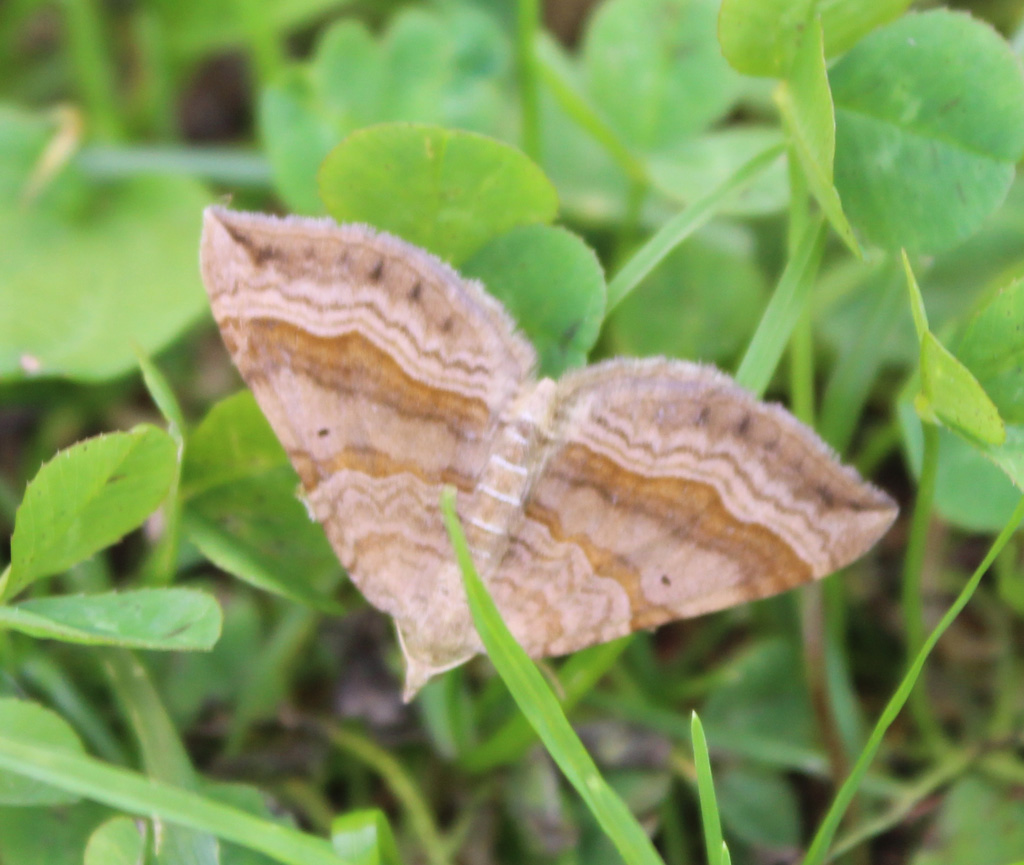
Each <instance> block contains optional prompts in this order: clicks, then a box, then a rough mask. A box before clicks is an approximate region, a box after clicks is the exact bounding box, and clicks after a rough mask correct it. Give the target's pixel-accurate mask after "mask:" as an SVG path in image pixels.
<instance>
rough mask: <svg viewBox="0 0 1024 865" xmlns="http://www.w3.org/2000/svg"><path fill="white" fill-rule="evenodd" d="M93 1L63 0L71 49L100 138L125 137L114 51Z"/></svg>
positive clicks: (91, 119)
mask: <svg viewBox="0 0 1024 865" xmlns="http://www.w3.org/2000/svg"><path fill="white" fill-rule="evenodd" d="M96 5H97V4H96V3H95V2H94V0H64V13H65V21H66V24H67V31H66V32H67V36H68V48H69V51H70V54H71V59H72V63H73V65H74V70H75V75H74V77H75V79H76V80H77V81H78V86H79V90H80V92H81V94H82V101H83V102H84V103H85V107H86V113H87V115H88V122H89V125H90V126H91V127H92V129H93V130H94V131H95V132H96V134H97V135H98V136H99V137H100V138H105V139H120V138H124V135H125V130H124V124H123V122H122V118H121V113H120V111H119V110H118V100H117V90H116V88H115V86H114V81H115V80H116V79H115V75H114V64H113V53H112V52H111V50H110V46H109V43H108V41H107V39H106V36H105V34H104V32H103V22H102V20H101V19H100V15H99V13H98V11H97V9H96Z"/></svg>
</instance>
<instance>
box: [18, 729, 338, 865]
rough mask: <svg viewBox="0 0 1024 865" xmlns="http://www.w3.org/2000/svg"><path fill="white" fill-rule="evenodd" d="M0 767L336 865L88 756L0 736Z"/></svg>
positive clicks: (279, 855)
mask: <svg viewBox="0 0 1024 865" xmlns="http://www.w3.org/2000/svg"><path fill="white" fill-rule="evenodd" d="M0 768H3V769H7V770H8V771H11V772H16V773H17V774H19V775H24V776H25V777H28V778H34V779H36V780H37V781H42V782H44V783H47V784H50V785H52V786H54V787H59V788H61V789H62V790H67V791H69V792H72V793H76V794H78V795H79V796H83V797H85V798H87V799H92V800H94V801H96V802H102V803H104V804H106V805H109V806H110V807H111V808H117V809H119V810H121V811H124V812H125V813H128V814H137V815H138V816H140V817H145V818H154V817H155V818H159V819H163V820H165V821H167V822H168V823H175V824H177V825H180V826H189V827H191V828H193V829H199V830H201V831H204V832H209V833H210V834H212V835H216V836H217V837H219V838H222V839H223V840H225V841H231V842H233V843H235V844H238V845H240V846H242V847H245V848H247V849H249V850H256V851H258V852H260V853H264V854H266V855H267V856H270V857H272V858H274V859H276V860H277V861H278V862H283V863H286V865H342V863H344V862H345V861H346V860H344V859H342V858H340V857H339V856H338V855H337V854H336V853H335V852H334V850H333V849H332V847H331V845H330V843H329V842H328V841H327V840H325V839H323V838H316V837H314V836H312V835H306V834H304V833H302V832H299V831H297V830H295V829H291V828H289V827H287V826H282V825H280V824H277V823H270V822H268V821H266V820H261V819H260V818H259V817H254V816H253V815H251V814H247V813H246V812H245V811H241V810H239V809H237V808H232V807H229V806H227V805H222V804H220V803H219V802H217V801H215V800H213V799H209V798H207V797H206V796H201V795H199V794H197V793H192V792H189V791H188V790H182V789H181V788H179V787H174V786H172V785H170V784H165V783H162V782H160V781H155V780H153V779H151V778H147V777H145V776H144V775H140V774H139V773H137V772H132V771H129V770H127V769H120V768H116V767H113V766H109V765H107V764H106V763H103V762H102V761H100V760H97V759H95V758H94V757H85V756H81V755H76V754H70V753H67V752H63V751H58V750H53V749H50V748H43V747H39V746H38V745H32V744H28V743H26V742H22V741H18V740H17V739H13V738H11V737H9V736H5V735H3V733H0Z"/></svg>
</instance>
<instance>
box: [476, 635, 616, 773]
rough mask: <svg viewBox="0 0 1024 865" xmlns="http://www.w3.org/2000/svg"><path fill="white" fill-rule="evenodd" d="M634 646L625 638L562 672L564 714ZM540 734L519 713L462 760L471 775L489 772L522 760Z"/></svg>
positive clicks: (594, 649) (585, 654)
mask: <svg viewBox="0 0 1024 865" xmlns="http://www.w3.org/2000/svg"><path fill="white" fill-rule="evenodd" d="M629 643H630V637H621V638H620V639H618V640H612V641H611V642H610V643H601V644H600V645H598V646H591V647H590V648H587V649H583V650H582V651H580V652H577V653H576V654H575V655H573V656H572V657H571V658H569V660H567V661H566V662H565V663H564V664H563V665H562V666H561V668H560V669H559V670H558V680H559V682H560V684H561V686H562V693H563V694H564V696H563V698H562V701H561V703H562V711H563V712H566V713H568V712H570V711H571V710H572V708H573V707H574V706H575V705H576V704H577V703H578V702H579V701H580V700H581V699H582V698H583V697H584V696H586V695H587V694H589V693H590V692H591V691H592V690H593V688H594V685H596V684H597V683H598V681H599V680H600V679H601V678H602V677H603V676H604V674H605V673H607V672H608V670H609V669H610V668H611V667H612V665H613V664H615V662H616V661H618V659H619V657H620V656H621V655H622V653H623V652H624V651H625V650H626V647H627V646H628V645H629ZM536 738H537V734H536V733H535V732H534V731H533V728H532V727H531V726H530V724H529V723H528V722H527V720H526V718H525V717H523V715H522V713H516V714H515V715H514V716H513V717H511V718H509V719H508V721H507V722H506V723H505V724H503V725H502V726H501V727H500V728H499V729H498V730H497V731H496V732H495V733H494V734H493V735H492V736H490V737H489V738H487V739H485V740H484V741H483V742H481V743H480V744H479V745H477V746H476V747H474V748H473V749H472V750H470V751H467V752H466V754H465V755H464V756H463V757H462V758H461V759H460V760H459V764H460V765H461V766H462V768H463V769H464V770H465V771H467V772H487V771H491V770H493V769H496V768H498V767H499V766H506V765H508V764H510V763H514V762H516V761H517V760H519V759H520V758H521V757H522V756H523V755H524V754H525V753H526V750H527V749H528V748H529V747H530V745H531V744H533V742H535V741H536Z"/></svg>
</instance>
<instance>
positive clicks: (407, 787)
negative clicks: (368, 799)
mask: <svg viewBox="0 0 1024 865" xmlns="http://www.w3.org/2000/svg"><path fill="white" fill-rule="evenodd" d="M326 732H327V737H328V738H329V739H330V741H331V744H332V745H334V746H335V747H337V748H340V749H341V750H343V751H345V752H347V753H348V754H351V755H352V756H353V757H355V758H357V759H358V760H361V761H362V762H363V763H365V764H366V765H367V766H369V767H371V768H372V769H373V770H374V771H375V772H377V773H378V774H379V775H380V776H381V778H383V779H384V783H386V784H387V785H388V787H389V788H390V789H391V792H392V793H394V795H395V798H396V799H398V800H399V801H400V802H401V803H402V806H403V807H404V808H405V811H406V814H407V815H408V817H409V824H410V826H412V828H413V830H414V831H415V832H416V834H417V835H418V836H419V840H420V844H422V845H423V853H424V855H425V856H426V858H427V861H428V862H430V863H432V865H451V859H450V858H449V856H448V853H447V850H446V849H445V845H444V840H443V839H442V838H441V834H440V832H438V830H437V826H436V825H435V823H434V818H433V817H432V816H431V814H430V809H429V808H428V807H427V803H426V800H425V799H424V798H423V796H422V794H421V793H420V791H419V789H418V788H417V787H416V783H415V782H414V781H413V779H412V778H411V777H410V776H409V773H408V772H406V771H405V768H404V767H403V766H402V764H401V763H400V762H399V761H398V760H396V759H395V757H394V756H392V755H391V754H389V753H388V752H387V751H385V750H384V749H383V748H381V747H379V746H378V745H376V744H375V743H373V742H371V741H370V740H369V739H367V738H366V737H365V736H360V735H358V734H357V733H355V732H353V731H351V730H346V729H345V728H344V727H341V726H339V725H337V724H334V725H331V726H329V727H327V728H326Z"/></svg>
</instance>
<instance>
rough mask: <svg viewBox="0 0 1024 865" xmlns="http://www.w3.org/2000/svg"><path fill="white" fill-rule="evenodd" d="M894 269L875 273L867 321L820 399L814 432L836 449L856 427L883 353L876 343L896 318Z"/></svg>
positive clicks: (899, 300)
mask: <svg viewBox="0 0 1024 865" xmlns="http://www.w3.org/2000/svg"><path fill="white" fill-rule="evenodd" d="M895 274H896V271H895V270H894V269H893V268H892V267H889V268H887V269H886V271H885V272H883V273H881V274H879V276H878V278H879V280H880V284H879V285H878V286H877V288H876V289H875V290H876V293H877V297H876V298H875V299H874V300H875V307H874V309H873V310H872V311H871V314H870V317H869V318H868V321H867V324H866V326H865V327H863V328H862V329H861V330H860V331H859V333H858V335H857V338H856V339H855V340H854V341H853V343H852V344H851V345H850V346H849V347H848V348H847V349H846V351H845V353H844V354H843V355H842V357H841V358H840V359H839V362H838V363H837V364H836V366H835V369H834V370H833V371H832V376H831V378H830V379H829V382H828V386H827V387H826V388H825V396H824V398H823V399H822V402H821V413H820V416H819V424H818V432H819V433H820V434H821V437H822V438H823V439H825V441H827V442H828V443H829V444H830V445H832V447H834V448H835V449H836V450H837V451H838V452H839V453H845V451H846V449H847V448H848V447H849V445H850V440H851V439H852V438H853V433H854V431H855V430H856V429H857V421H858V420H859V419H860V414H861V411H862V410H863V408H864V404H865V403H866V402H867V398H868V395H869V394H870V392H871V386H872V384H874V381H875V377H876V376H877V374H878V370H879V368H880V367H881V366H882V362H883V356H882V353H881V352H880V351H879V346H882V345H884V344H885V342H886V338H887V336H888V335H889V332H890V331H891V329H892V327H893V325H894V323H895V322H896V321H898V320H899V316H900V310H901V308H902V306H903V303H904V297H905V294H904V292H903V291H902V290H900V286H899V285H898V283H896V282H895V281H894V280H893V276H894V275H895Z"/></svg>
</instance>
